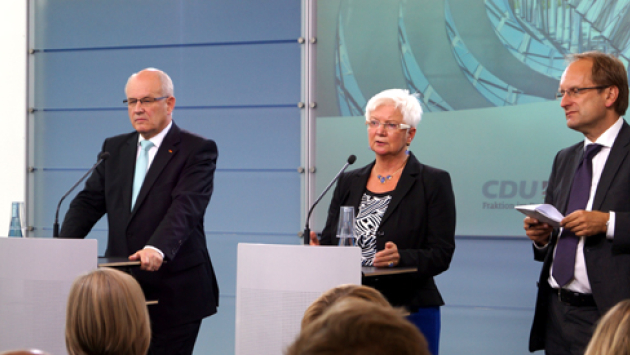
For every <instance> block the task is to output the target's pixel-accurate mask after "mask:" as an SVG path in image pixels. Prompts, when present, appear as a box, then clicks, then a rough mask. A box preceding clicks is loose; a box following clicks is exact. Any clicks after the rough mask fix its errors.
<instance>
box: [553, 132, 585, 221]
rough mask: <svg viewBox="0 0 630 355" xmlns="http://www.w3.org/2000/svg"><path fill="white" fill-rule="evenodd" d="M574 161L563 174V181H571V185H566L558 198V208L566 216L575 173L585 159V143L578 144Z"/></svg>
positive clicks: (573, 156)
mask: <svg viewBox="0 0 630 355" xmlns="http://www.w3.org/2000/svg"><path fill="white" fill-rule="evenodd" d="M571 155H572V159H573V161H572V162H571V164H569V165H568V166H569V167H568V169H566V170H565V171H563V172H562V173H561V174H562V175H563V176H564V177H563V179H562V180H563V181H569V182H570V183H568V184H564V186H563V188H562V190H561V192H560V196H558V205H557V206H556V207H557V208H558V210H559V211H560V212H562V214H565V213H566V211H567V205H568V203H569V193H570V192H571V186H572V185H573V177H574V176H575V171H576V170H577V168H578V165H580V162H581V161H582V158H583V157H584V143H582V144H576V145H575V150H574V151H573V153H572V154H571Z"/></svg>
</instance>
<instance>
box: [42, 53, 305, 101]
mask: <svg viewBox="0 0 630 355" xmlns="http://www.w3.org/2000/svg"><path fill="white" fill-rule="evenodd" d="M146 67H156V68H158V69H162V70H164V71H165V72H167V73H168V74H169V75H170V76H171V78H172V79H173V83H174V86H175V97H177V98H178V102H177V104H178V105H180V106H214V105H219V106H239V105H286V104H291V105H297V103H298V101H300V46H299V44H297V42H291V43H278V44H266V45H263V44H255V45H236V46H203V47H183V48H157V49H137V50H128V49H126V50H90V51H77V52H74V51H72V52H51V53H37V54H35V68H36V72H35V81H36V82H37V83H38V84H37V85H36V88H35V89H36V92H35V93H36V95H35V106H36V107H37V108H45V109H51V108H79V107H80V108H95V107H98V108H101V107H120V106H119V105H122V100H124V99H125V94H124V86H125V83H126V82H127V79H128V78H129V75H131V74H132V73H134V72H137V71H138V70H141V69H143V68H146Z"/></svg>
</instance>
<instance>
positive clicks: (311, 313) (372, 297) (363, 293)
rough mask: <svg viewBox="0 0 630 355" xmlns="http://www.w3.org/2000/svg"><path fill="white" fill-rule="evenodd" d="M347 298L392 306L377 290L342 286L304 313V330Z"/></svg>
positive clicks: (324, 295)
mask: <svg viewBox="0 0 630 355" xmlns="http://www.w3.org/2000/svg"><path fill="white" fill-rule="evenodd" d="M345 298H356V299H362V300H366V301H369V302H372V303H375V304H379V305H381V306H385V307H387V306H390V305H389V302H388V301H387V299H385V297H384V296H383V295H382V294H381V293H380V292H378V291H377V290H375V289H373V288H371V287H367V286H360V285H349V284H348V285H340V286H337V287H333V288H331V289H330V290H328V291H326V292H324V293H322V294H321V296H319V297H318V298H317V299H316V300H315V301H314V302H313V303H311V305H310V306H308V308H307V309H306V311H305V312H304V317H302V328H304V327H306V326H307V325H309V324H310V323H312V322H313V321H314V320H315V319H317V318H318V317H319V316H321V315H322V313H324V312H325V311H326V310H327V309H328V308H330V306H332V305H333V304H334V303H335V302H337V301H339V300H342V299H345Z"/></svg>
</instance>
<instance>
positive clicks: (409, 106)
mask: <svg viewBox="0 0 630 355" xmlns="http://www.w3.org/2000/svg"><path fill="white" fill-rule="evenodd" d="M416 95H417V94H410V93H409V90H403V89H389V90H384V91H381V92H379V93H378V94H376V95H374V96H372V98H371V99H370V100H369V101H368V103H367V105H366V106H365V120H366V121H369V120H370V116H371V115H372V111H374V110H376V109H377V108H378V107H380V106H383V105H392V106H394V107H395V108H396V109H398V110H399V111H400V113H401V114H402V116H403V123H406V124H408V125H410V126H411V127H414V128H415V127H416V126H417V125H418V123H420V120H421V119H422V107H421V106H420V101H418V98H417V96H416Z"/></svg>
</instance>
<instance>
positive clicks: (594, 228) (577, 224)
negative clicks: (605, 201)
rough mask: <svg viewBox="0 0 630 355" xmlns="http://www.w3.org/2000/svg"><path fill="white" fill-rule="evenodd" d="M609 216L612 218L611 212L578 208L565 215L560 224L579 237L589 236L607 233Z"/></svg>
mask: <svg viewBox="0 0 630 355" xmlns="http://www.w3.org/2000/svg"><path fill="white" fill-rule="evenodd" d="M608 218H610V214H609V213H605V212H600V211H584V210H577V211H574V212H572V213H571V214H569V215H568V216H566V217H564V219H562V221H560V225H561V226H562V227H564V228H566V229H568V230H570V231H571V232H573V233H575V235H576V236H578V237H588V236H589V235H596V234H600V233H606V229H607V226H606V223H607V222H608Z"/></svg>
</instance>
